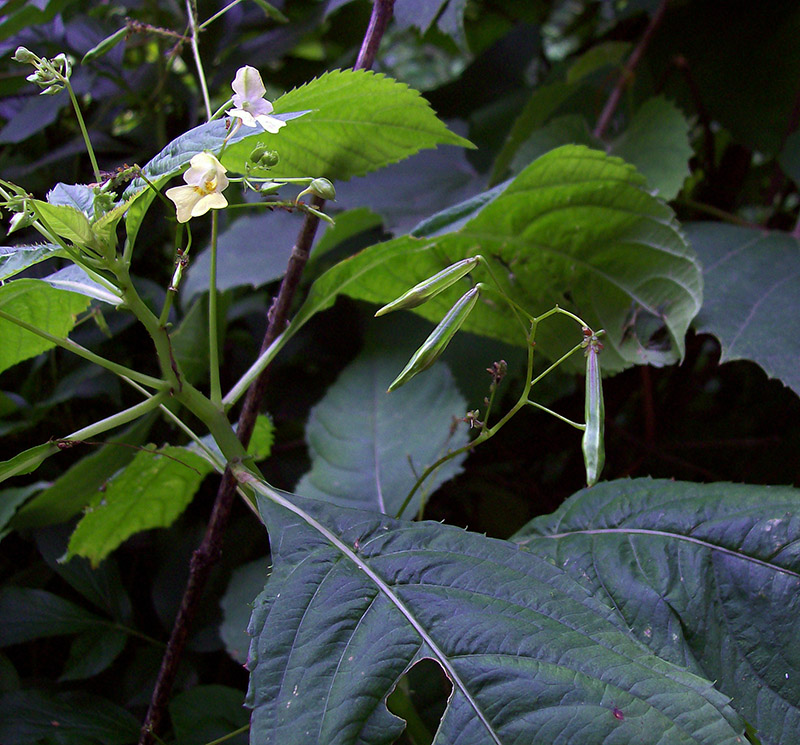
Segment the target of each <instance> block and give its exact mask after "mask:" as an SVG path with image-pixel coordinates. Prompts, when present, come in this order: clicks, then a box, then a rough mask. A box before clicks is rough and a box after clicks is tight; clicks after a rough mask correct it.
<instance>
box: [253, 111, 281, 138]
mask: <svg viewBox="0 0 800 745" xmlns="http://www.w3.org/2000/svg"><path fill="white" fill-rule="evenodd" d="M256 121H257V122H258V123H259V124H260V125H261V126H262V127H264V129H265V130H266V131H267V132H271V133H272V134H277V133H278V130H279V129H280V128H281V127H285V126H286V122H285V121H283V120H282V119H276V118H275V117H274V116H267V115H266V114H262V115H261V116H257V117H256Z"/></svg>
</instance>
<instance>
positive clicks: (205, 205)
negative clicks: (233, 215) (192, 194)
mask: <svg viewBox="0 0 800 745" xmlns="http://www.w3.org/2000/svg"><path fill="white" fill-rule="evenodd" d="M227 206H228V200H227V199H225V195H224V194H220V193H219V192H216V191H215V192H212V193H211V194H206V195H205V196H204V197H202V198H201V199H200V200H198V202H197V203H196V204H195V205H194V207H192V215H191V216H192V217H200V215H205V214H206V212H208V211H209V210H221V209H224V208H225V207H227Z"/></svg>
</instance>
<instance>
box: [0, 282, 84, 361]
mask: <svg viewBox="0 0 800 745" xmlns="http://www.w3.org/2000/svg"><path fill="white" fill-rule="evenodd" d="M88 305H89V298H88V297H85V296H83V295H78V294H76V293H74V292H63V291H61V290H56V289H54V288H53V287H50V285H48V284H47V283H46V282H42V281H41V280H39V279H15V280H14V281H13V282H9V283H8V284H5V285H3V286H2V287H0V310H2V311H3V312H4V313H8V314H9V315H11V316H14V318H17V319H19V320H20V321H24V322H25V323H28V324H30V325H32V326H36V327H37V328H40V329H42V330H43V331H47V332H48V333H50V334H52V335H53V336H59V337H66V336H67V334H68V333H69V332H70V331H71V330H72V327H73V326H74V325H75V321H76V316H77V314H78V313H80V312H82V311H84V310H86V308H87V307H88ZM0 339H2V340H3V343H2V345H0V372H2V371H3V370H7V369H8V368H9V367H11V366H12V365H16V364H17V363H18V362H22V361H23V360H27V359H28V358H29V357H35V356H36V355H37V354H41V353H42V352H44V351H46V350H48V349H51V348H52V347H54V346H55V344H54V343H53V342H51V341H49V340H47V339H43V338H42V337H41V336H37V335H35V334H33V333H31V332H30V331H27V330H26V329H23V328H22V327H20V326H18V325H17V324H15V323H12V322H11V321H7V320H5V319H2V318H0Z"/></svg>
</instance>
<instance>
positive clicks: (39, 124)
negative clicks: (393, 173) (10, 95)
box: [0, 96, 69, 145]
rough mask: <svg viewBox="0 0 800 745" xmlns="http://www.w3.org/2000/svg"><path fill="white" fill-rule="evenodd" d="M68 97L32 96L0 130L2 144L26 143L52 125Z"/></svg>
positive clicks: (65, 104)
mask: <svg viewBox="0 0 800 745" xmlns="http://www.w3.org/2000/svg"><path fill="white" fill-rule="evenodd" d="M68 105H69V101H68V100H66V97H64V98H61V97H60V96H31V97H30V98H29V99H28V100H27V101H26V102H25V105H24V106H23V107H22V108H21V109H20V110H19V111H18V112H17V113H16V114H15V115H14V116H13V117H12V118H11V119H9V120H8V122H7V123H6V125H5V127H3V128H2V129H0V144H3V145H10V144H15V143H18V142H24V141H25V140H27V139H28V138H29V137H32V136H33V135H35V134H36V133H37V132H41V131H42V130H43V129H44V128H45V127H48V126H49V125H51V124H52V123H53V122H54V121H55V120H56V119H58V114H59V112H60V111H61V109H62V108H63V107H64V106H68Z"/></svg>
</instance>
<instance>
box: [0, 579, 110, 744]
mask: <svg viewBox="0 0 800 745" xmlns="http://www.w3.org/2000/svg"><path fill="white" fill-rule="evenodd" d="M104 623H105V622H104V620H103V619H102V618H100V617H99V616H97V615H95V614H94V613H91V612H90V611H88V610H86V609H84V608H81V607H80V606H78V605H75V603H72V602H70V601H69V600H65V599H64V598H61V597H59V596H58V595H54V594H53V593H52V592H47V591H45V590H36V589H33V588H29V587H14V586H13V585H8V586H6V587H4V588H3V589H2V590H0V645H2V646H4V647H7V646H8V645H9V644H21V643H23V642H28V641H31V639H39V638H41V637H45V636H60V635H61V634H77V633H80V632H83V631H92V632H95V633H96V632H98V631H99V630H101V629H102V625H103V624H104ZM0 742H2V740H0Z"/></svg>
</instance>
